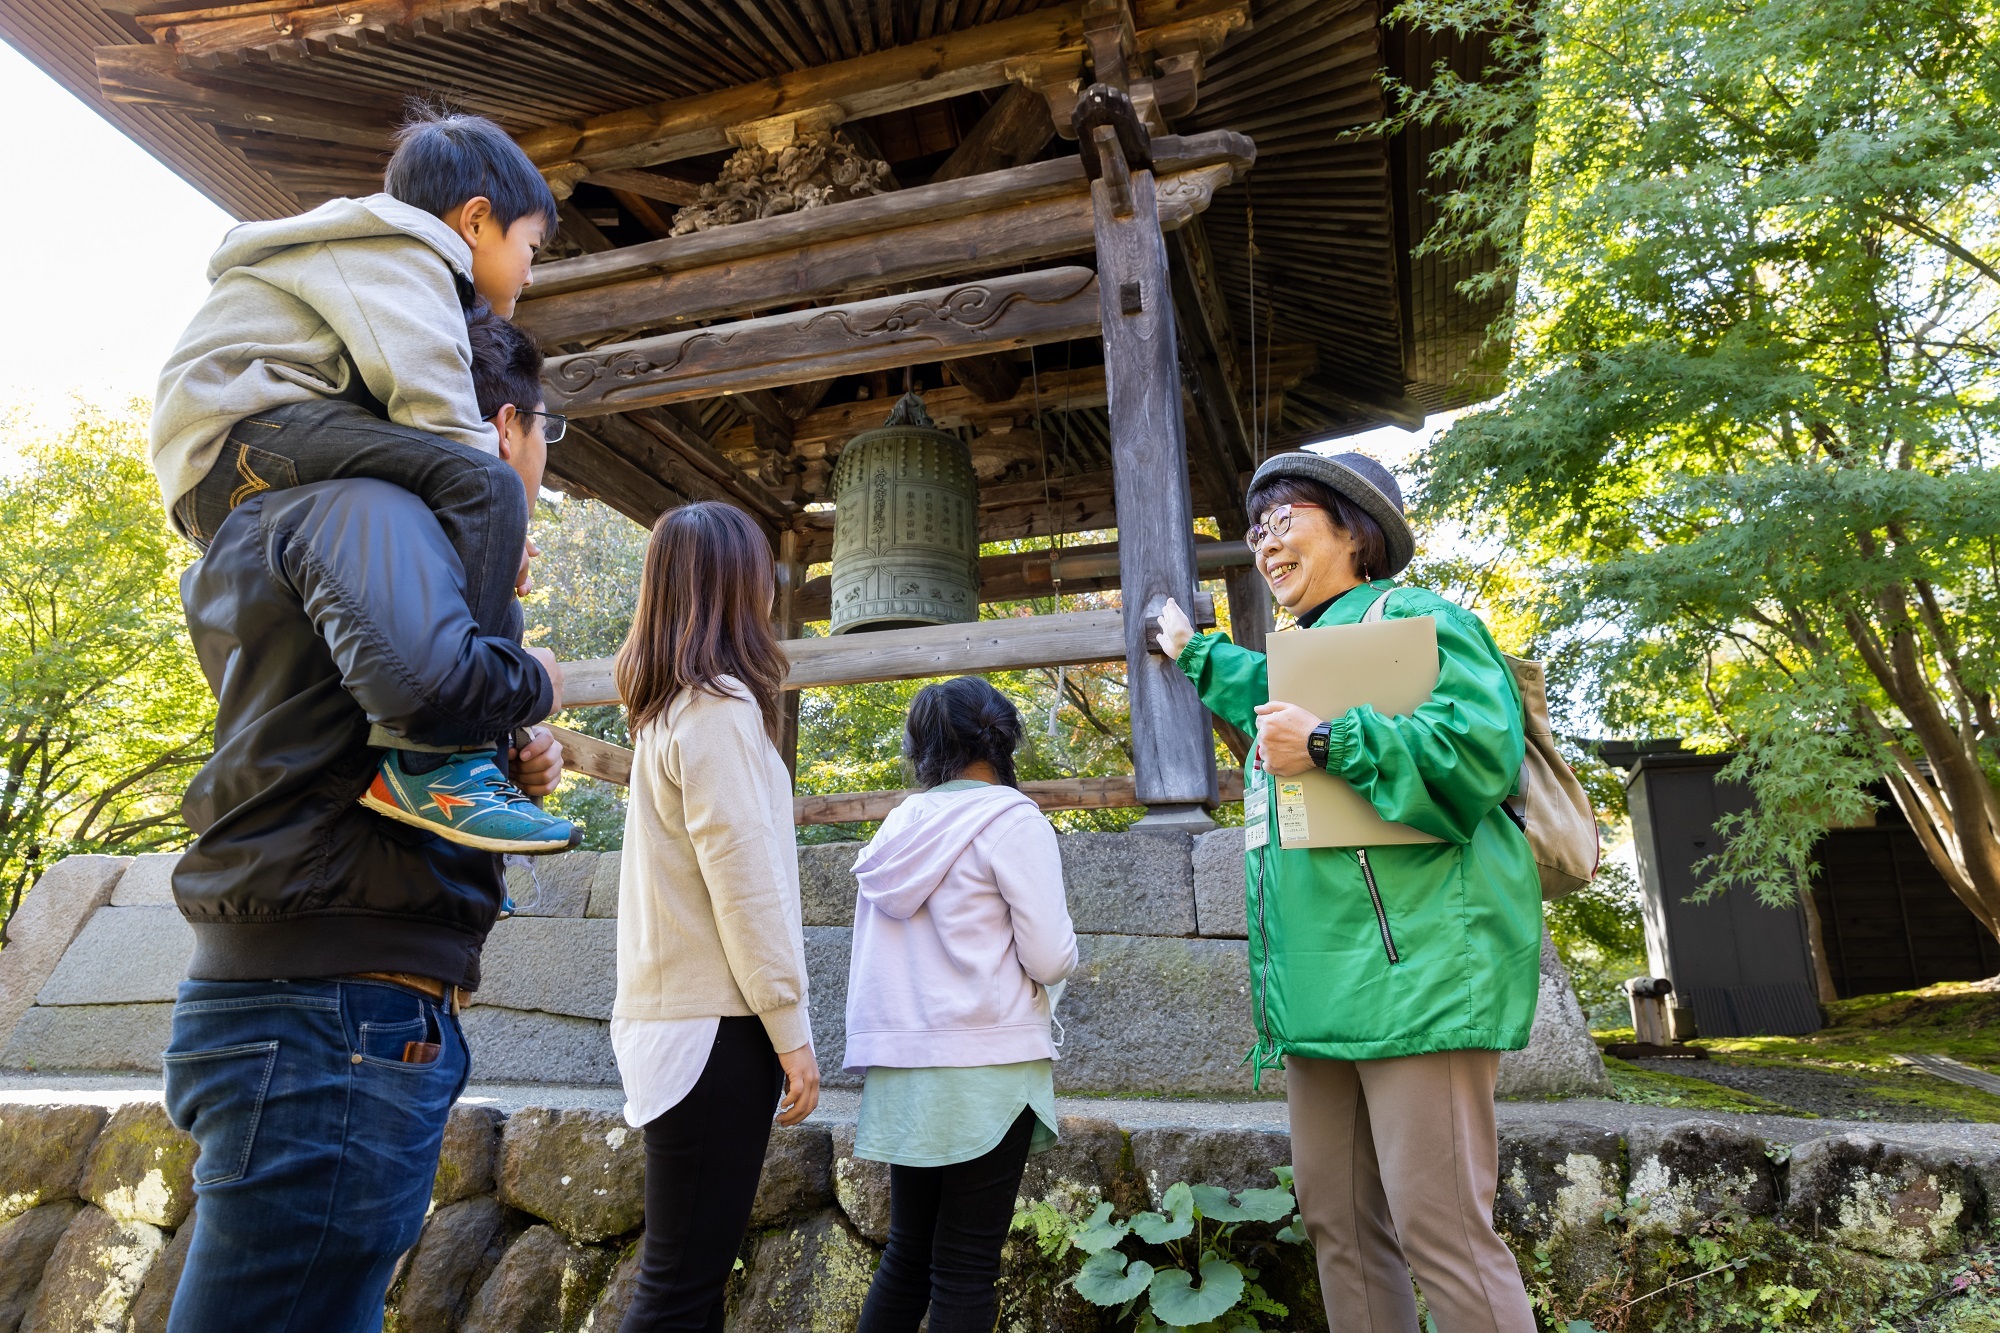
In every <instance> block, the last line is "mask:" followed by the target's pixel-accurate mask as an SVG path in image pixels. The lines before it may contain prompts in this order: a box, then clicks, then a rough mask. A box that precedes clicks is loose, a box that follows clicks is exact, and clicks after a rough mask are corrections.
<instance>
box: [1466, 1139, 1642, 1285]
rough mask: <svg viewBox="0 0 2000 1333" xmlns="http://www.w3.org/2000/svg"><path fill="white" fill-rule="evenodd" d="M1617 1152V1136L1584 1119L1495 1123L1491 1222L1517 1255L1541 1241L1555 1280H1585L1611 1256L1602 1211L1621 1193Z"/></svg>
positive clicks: (1613, 1237) (1605, 1268)
mask: <svg viewBox="0 0 2000 1333" xmlns="http://www.w3.org/2000/svg"><path fill="white" fill-rule="evenodd" d="M1624 1157H1625V1145H1624V1143H1623V1141H1622V1140H1620V1139H1619V1137H1618V1135H1617V1134H1615V1133H1613V1132H1611V1131H1610V1130H1604V1129H1597V1128H1595V1127H1594V1126H1591V1125H1580V1124H1575V1123H1571V1122H1567V1121H1555V1122H1553V1123H1547V1124H1538V1125H1519V1126H1508V1125H1503V1126H1501V1128H1500V1188H1499V1191H1498V1195H1497V1197H1496V1198H1495V1200H1494V1206H1493V1221H1494V1224H1495V1225H1496V1226H1497V1227H1498V1228H1499V1230H1500V1233H1501V1235H1503V1236H1505V1237H1507V1238H1508V1239H1510V1240H1511V1241H1512V1242H1513V1243H1514V1245H1515V1247H1516V1253H1520V1254H1527V1253H1532V1252H1533V1251H1534V1250H1535V1249H1536V1248H1537V1247H1545V1248H1546V1249H1547V1250H1548V1253H1549V1261H1550V1264H1551V1266H1552V1268H1553V1269H1554V1270H1555V1272H1556V1274H1557V1276H1558V1278H1559V1279H1560V1280H1561V1281H1563V1282H1564V1283H1565V1284H1568V1285H1569V1286H1571V1287H1584V1286H1588V1285H1589V1284H1590V1283H1591V1282H1593V1281H1595V1280H1596V1279H1597V1278H1599V1277H1601V1276H1602V1275H1603V1274H1605V1273H1607V1272H1609V1271H1611V1266H1612V1265H1613V1264H1614V1263H1615V1262H1616V1260H1617V1255H1618V1245H1619V1235H1618V1233H1617V1231H1616V1230H1614V1228H1613V1226H1612V1224H1611V1223H1609V1222H1606V1221H1605V1215H1606V1213H1607V1212H1612V1211H1614V1210H1616V1209H1617V1208H1618V1207H1619V1205H1621V1204H1622V1203H1623V1202H1624V1199H1625V1178H1624V1177H1625V1172H1624V1165H1625V1163H1624Z"/></svg>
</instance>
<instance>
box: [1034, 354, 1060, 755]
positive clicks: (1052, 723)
mask: <svg viewBox="0 0 2000 1333" xmlns="http://www.w3.org/2000/svg"><path fill="white" fill-rule="evenodd" d="M1028 383H1029V385H1030V387H1031V388H1032V389H1033V390H1034V395H1035V444H1036V445H1037V449H1036V452H1037V453H1039V454H1040V455H1041V459H1042V523H1043V524H1044V525H1045V526H1046V527H1047V528H1048V530H1049V582H1050V583H1051V584H1053V585H1054V597H1053V599H1052V601H1051V604H1050V605H1051V608H1052V610H1053V611H1055V612H1056V613H1058V614H1059V613H1060V612H1061V611H1062V563H1061V560H1060V552H1061V550H1062V534H1061V533H1059V532H1057V531H1056V512H1055V502H1054V501H1053V500H1052V499H1050V497H1049V443H1048V437H1047V436H1046V435H1045V434H1044V433H1043V430H1042V370H1041V364H1040V362H1039V360H1038V359H1037V358H1036V356H1035V349H1034V347H1033V346H1032V345H1031V346H1030V347H1029V348H1028ZM1064 427H1065V430H1064V433H1065V436H1067V433H1068V431H1067V427H1068V417H1067V414H1065V417H1064ZM1067 670H1068V669H1067V668H1066V667H1057V668H1056V692H1055V695H1054V697H1053V698H1051V699H1050V700H1049V722H1048V734H1049V736H1050V738H1051V739H1053V738H1054V737H1055V735H1056V732H1057V731H1058V727H1057V723H1056V719H1057V717H1058V716H1059V715H1060V714H1061V713H1062V706H1063V691H1064V690H1065V689H1066V688H1067V686H1068V679H1069V678H1068V675H1067V674H1066V673H1067Z"/></svg>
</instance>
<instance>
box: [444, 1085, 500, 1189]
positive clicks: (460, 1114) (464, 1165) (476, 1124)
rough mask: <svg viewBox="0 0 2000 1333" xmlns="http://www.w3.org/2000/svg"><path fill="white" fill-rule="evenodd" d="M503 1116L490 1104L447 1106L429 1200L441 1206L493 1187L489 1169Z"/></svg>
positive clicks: (493, 1163) (495, 1154) (497, 1148)
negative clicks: (435, 1172)
mask: <svg viewBox="0 0 2000 1333" xmlns="http://www.w3.org/2000/svg"><path fill="white" fill-rule="evenodd" d="M506 1119H507V1117H506V1116H504V1115H502V1114H500V1112H498V1111H496V1110H495V1109H493V1108H492V1107H490V1106H468V1105H466V1104H465V1103H464V1102H460V1103H459V1104H458V1105H456V1106H454V1107H452V1108H451V1115H450V1116H449V1117H448V1118H447V1119H446V1120H445V1122H444V1148H443V1150H442V1151H440V1152H439V1154H438V1169H437V1175H436V1177H435V1178H434V1179H433V1180H432V1181H431V1203H432V1205H433V1206H435V1207H439V1208H442V1207H443V1206H444V1205H446V1204H448V1203H457V1202H458V1201H459V1200H460V1199H469V1198H471V1197H472V1196H473V1195H475V1194H486V1193H490V1192H491V1191H492V1189H493V1170H494V1167H495V1166H496V1165H497V1164H498V1163H499V1160H500V1126H501V1125H502V1124H503V1123H505V1121H506Z"/></svg>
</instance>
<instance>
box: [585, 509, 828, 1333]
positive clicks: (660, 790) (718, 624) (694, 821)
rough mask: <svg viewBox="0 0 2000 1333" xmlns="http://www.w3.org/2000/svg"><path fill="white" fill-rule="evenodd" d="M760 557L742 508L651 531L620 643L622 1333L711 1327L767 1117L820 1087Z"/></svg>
mask: <svg viewBox="0 0 2000 1333" xmlns="http://www.w3.org/2000/svg"><path fill="white" fill-rule="evenodd" d="M775 588H776V583H775V580H774V578H773V572H772V563H771V551H770V547H769V545H768V544H767V543H766V542H765V540H764V537H763V535H762V534H761V533H759V532H758V531H757V528H756V527H755V525H754V524H752V522H751V521H750V519H749V517H748V516H747V515H746V514H744V513H743V511H742V510H740V509H737V508H735V507H733V506H731V505H726V504H717V503H701V504H691V505H686V506H683V507H682V508H679V509H674V510H670V511H668V512H667V513H666V514H665V515H663V516H662V517H661V519H660V521H659V522H658V523H656V524H654V525H653V537H652V542H651V544H650V545H649V546H648V547H647V548H646V564H645V571H644V573H643V574H642V575H641V577H640V582H639V607H638V612H637V614H636V615H635V617H634V618H633V621H632V632H631V633H630V634H629V635H628V636H627V637H626V640H625V644H624V646H623V647H622V648H620V649H619V650H618V659H617V680H618V693H619V697H620V698H621V699H623V700H624V703H625V708H626V713H627V716H628V717H629V718H630V720H631V727H632V786H631V792H630V797H629V799H628V802H627V804H626V807H625V852H624V859H623V861H622V862H621V865H620V871H621V878H620V880H619V887H618V997H617V1000H616V1002H615V1003H614V1004H613V1006H612V1010H611V1045H612V1049H613V1051H614V1052H616V1054H617V1057H618V1072H619V1077H620V1078H621V1080H622V1081H623V1083H624V1086H625V1119H626V1121H627V1123H629V1124H631V1125H632V1126H634V1127H635V1128H640V1129H643V1130H644V1131H645V1137H646V1236H645V1241H644V1245H643V1249H642V1253H641V1256H640V1266H639V1278H638V1284H637V1290H636V1293H635V1295H634V1297H633V1300H632V1305H631V1308H630V1310H629V1311H628V1312H627V1313H626V1316H625V1322H624V1323H623V1324H622V1325H621V1326H620V1327H621V1328H623V1329H624V1330H625V1333H652V1330H656V1329H704V1330H709V1331H710V1333H721V1330H722V1315H723V1288H724V1286H725V1284H727V1282H728V1281H729V1274H730V1271H731V1269H732V1268H733V1267H734V1266H735V1262H736V1252H737V1249H738V1247H739V1246H740V1245H741V1244H742V1243H743V1234H744V1231H745V1229H746V1228H747V1227H748V1226H749V1223H750V1205H751V1202H752V1200H753V1199H754V1198H755V1196H756V1193H757V1180H758V1177H759V1176H760V1175H761V1174H762V1172H763V1168H764V1150H765V1148H766V1147H767V1146H768V1144H769V1142H770V1136H771V1119H772V1113H773V1112H774V1111H775V1112H776V1113H777V1121H778V1123H779V1124H782V1125H796V1124H797V1123H799V1122H800V1121H801V1120H804V1119H805V1118H806V1117H807V1116H808V1115H810V1114H812V1110H813V1107H814V1106H815V1105H817V1104H818V1102H819V1067H818V1065H817V1064H816V1063H815V1062H814V1056H813V1049H812V1027H811V1023H810V1021H809V1018H808V1015H807V1012H806V964H805V942H804V934H803V931H802V930H801V927H800V912H799V861H798V851H797V846H796V843H795V842H794V840H793V833H792V783H791V776H790V774H788V773H787V772H786V770H785V763H784V760H783V759H782V758H781V757H780V756H779V754H778V747H777V744H776V741H777V736H778V730H779V725H780V720H779V719H780V692H781V690H782V689H783V686H784V679H785V670H786V662H785V654H784V650H783V649H781V648H779V646H778V643H777V640H776V639H775V638H774V637H773V636H772V633H771V625H770V615H771V600H772V596H773V594H774V591H775Z"/></svg>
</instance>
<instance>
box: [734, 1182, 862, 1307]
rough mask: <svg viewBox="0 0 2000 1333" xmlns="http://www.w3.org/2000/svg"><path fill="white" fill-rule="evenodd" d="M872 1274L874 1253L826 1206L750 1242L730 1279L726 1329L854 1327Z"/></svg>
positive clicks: (837, 1214) (838, 1215)
mask: <svg viewBox="0 0 2000 1333" xmlns="http://www.w3.org/2000/svg"><path fill="white" fill-rule="evenodd" d="M874 1275H875V1252H874V1251H873V1250H872V1249H870V1248H869V1247H868V1246H867V1245H866V1244H864V1243H863V1242H862V1241H861V1239H860V1237H858V1236H856V1235H855V1234H854V1233H853V1232H851V1231H849V1230H848V1229H847V1227H846V1225H845V1224H844V1223H843V1222H842V1221H841V1219H840V1214H839V1213H836V1212H834V1211H833V1210H832V1209H828V1210H826V1211H825V1212H822V1213H818V1214H816V1215H814V1216H812V1217H810V1218H807V1219H805V1220H804V1221H802V1222H798V1223H795V1224H793V1225H792V1226H790V1227H786V1228H783V1229H781V1230H778V1231H767V1232H765V1233H764V1234H763V1235H761V1236H759V1237H757V1238H756V1240H755V1241H753V1242H752V1243H751V1246H750V1254H749V1257H748V1258H747V1259H746V1260H745V1262H744V1271H743V1272H742V1273H741V1274H739V1275H738V1279H737V1281H735V1282H732V1283H731V1286H732V1288H733V1290H732V1292H731V1295H732V1298H733V1299H732V1300H731V1302H730V1306H731V1310H730V1319H729V1328H730V1333H802V1331H803V1330H812V1333H819V1330H822V1329H824V1330H827V1331H828V1333H833V1330H839V1329H850V1328H853V1327H854V1325H855V1322H856V1321H857V1320H859V1319H860V1317H861V1303H862V1302H863V1301H864V1300H866V1299H867V1298H868V1283H869V1281H870V1280H871V1279H872V1278H873V1277H874Z"/></svg>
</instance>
